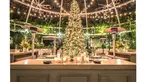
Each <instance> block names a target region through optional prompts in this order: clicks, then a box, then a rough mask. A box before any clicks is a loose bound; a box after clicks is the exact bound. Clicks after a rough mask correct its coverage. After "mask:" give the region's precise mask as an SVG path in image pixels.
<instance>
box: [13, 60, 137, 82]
mask: <svg viewBox="0 0 146 82" xmlns="http://www.w3.org/2000/svg"><path fill="white" fill-rule="evenodd" d="M43 61H46V60H45V59H28V60H22V61H18V62H14V63H11V64H10V65H11V82H136V64H135V63H132V62H128V61H125V60H119V59H100V61H101V64H94V63H71V62H66V63H57V62H55V61H53V60H52V64H43Z"/></svg>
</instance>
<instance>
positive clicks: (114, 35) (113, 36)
mask: <svg viewBox="0 0 146 82" xmlns="http://www.w3.org/2000/svg"><path fill="white" fill-rule="evenodd" d="M112 38H113V58H115V49H116V48H115V46H116V43H115V40H116V33H112Z"/></svg>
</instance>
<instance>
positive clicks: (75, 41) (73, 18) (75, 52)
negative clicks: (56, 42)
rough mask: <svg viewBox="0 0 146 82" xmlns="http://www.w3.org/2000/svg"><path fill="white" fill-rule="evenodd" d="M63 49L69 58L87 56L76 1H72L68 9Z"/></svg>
mask: <svg viewBox="0 0 146 82" xmlns="http://www.w3.org/2000/svg"><path fill="white" fill-rule="evenodd" d="M65 32H66V33H65V38H64V43H63V44H64V45H63V49H64V50H65V51H67V55H69V56H70V57H72V56H73V57H74V56H80V55H82V54H83V53H84V54H87V51H86V44H85V39H84V33H83V29H82V21H81V17H80V9H79V5H78V3H77V1H76V0H73V2H72V4H71V8H70V15H69V22H68V26H67V28H66V29H65Z"/></svg>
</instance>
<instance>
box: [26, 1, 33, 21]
mask: <svg viewBox="0 0 146 82" xmlns="http://www.w3.org/2000/svg"><path fill="white" fill-rule="evenodd" d="M33 2H34V0H32V1H31V5H30V7H29V11H28V13H27V18H26V21H25V22H26V23H27V21H28V18H29V15H30V12H31V8H32V5H33Z"/></svg>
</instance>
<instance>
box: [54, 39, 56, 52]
mask: <svg viewBox="0 0 146 82" xmlns="http://www.w3.org/2000/svg"><path fill="white" fill-rule="evenodd" d="M54 55H56V38H54Z"/></svg>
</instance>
